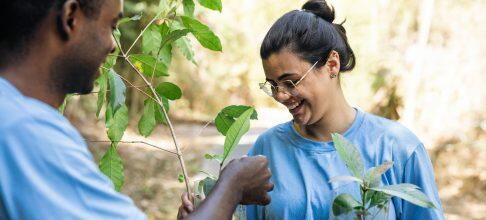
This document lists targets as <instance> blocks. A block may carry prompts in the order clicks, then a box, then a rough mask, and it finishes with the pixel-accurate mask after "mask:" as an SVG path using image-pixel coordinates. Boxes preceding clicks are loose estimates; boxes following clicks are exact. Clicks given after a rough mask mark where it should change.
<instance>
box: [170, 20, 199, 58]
mask: <svg viewBox="0 0 486 220" xmlns="http://www.w3.org/2000/svg"><path fill="white" fill-rule="evenodd" d="M170 29H171V30H182V29H185V27H184V25H182V24H181V23H180V22H179V21H177V20H174V21H172V23H171V24H170ZM174 44H175V46H176V47H177V49H178V50H179V51H180V52H181V53H182V55H184V57H186V59H187V60H189V61H191V62H192V63H194V65H197V63H196V60H194V51H193V50H192V45H191V41H190V40H189V38H187V37H186V36H184V37H181V38H179V39H177V40H176V41H175V42H174Z"/></svg>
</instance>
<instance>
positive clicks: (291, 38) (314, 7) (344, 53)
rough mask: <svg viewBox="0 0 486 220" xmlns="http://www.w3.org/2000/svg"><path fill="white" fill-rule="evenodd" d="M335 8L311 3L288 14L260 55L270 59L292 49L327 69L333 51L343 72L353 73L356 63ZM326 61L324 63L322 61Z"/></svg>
mask: <svg viewBox="0 0 486 220" xmlns="http://www.w3.org/2000/svg"><path fill="white" fill-rule="evenodd" d="M333 21H334V7H329V6H328V5H327V3H326V1H325V0H309V1H307V2H306V3H305V4H304V5H303V6H302V10H293V11H290V12H287V13H286V14H285V15H283V16H282V17H281V18H279V19H278V20H277V21H276V22H275V23H274V24H273V26H272V27H271V28H270V30H269V31H268V33H267V35H266V36H265V39H264V40H263V43H262V46H261V48H260V56H261V58H262V59H267V58H268V57H270V55H272V54H273V53H277V52H279V51H281V50H282V49H289V50H290V51H291V52H293V53H296V54H297V55H298V56H300V57H301V58H302V59H304V60H306V61H308V62H309V63H311V64H313V63H315V62H317V61H318V60H320V61H321V62H319V63H318V64H317V66H318V67H320V66H323V65H324V64H325V63H326V61H327V58H328V56H329V53H330V52H331V50H335V51H336V52H337V53H338V54H339V61H340V63H341V68H340V71H342V72H344V71H349V70H352V69H353V68H354V66H355V64H356V58H355V56H354V52H353V50H352V49H351V47H350V46H349V43H348V38H347V37H346V30H345V29H344V27H343V25H342V24H343V23H344V22H343V23H341V24H334V23H332V22H333ZM322 61H324V62H322Z"/></svg>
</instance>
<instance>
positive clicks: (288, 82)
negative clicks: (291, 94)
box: [283, 80, 295, 88]
mask: <svg viewBox="0 0 486 220" xmlns="http://www.w3.org/2000/svg"><path fill="white" fill-rule="evenodd" d="M283 84H284V85H285V86H286V87H288V88H292V87H294V85H295V82H293V81H291V80H287V81H284V82H283Z"/></svg>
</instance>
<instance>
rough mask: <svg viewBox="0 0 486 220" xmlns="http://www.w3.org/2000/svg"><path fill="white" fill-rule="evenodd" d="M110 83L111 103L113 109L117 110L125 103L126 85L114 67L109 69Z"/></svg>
mask: <svg viewBox="0 0 486 220" xmlns="http://www.w3.org/2000/svg"><path fill="white" fill-rule="evenodd" d="M108 85H109V86H110V103H111V108H112V109H113V111H114V112H115V111H117V110H118V108H120V107H121V106H122V105H124V104H125V91H126V87H125V84H124V83H123V80H122V79H121V77H120V75H118V74H117V73H116V72H115V71H114V70H113V69H110V71H108Z"/></svg>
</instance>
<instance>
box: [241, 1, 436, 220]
mask: <svg viewBox="0 0 486 220" xmlns="http://www.w3.org/2000/svg"><path fill="white" fill-rule="evenodd" d="M334 17H335V16H334V8H333V7H330V6H328V5H327V3H326V2H325V1H323V0H310V1H308V2H306V3H305V4H304V5H303V6H302V9H301V10H293V11H290V12H288V13H286V14H285V15H283V16H282V17H281V18H279V19H278V20H277V21H276V22H275V23H274V24H273V26H272V27H271V28H270V30H269V31H268V33H267V35H266V36H265V38H264V40H263V43H262V45H261V49H260V55H261V58H262V61H263V62H262V63H263V69H264V71H265V77H266V82H264V83H261V84H260V88H261V89H262V90H263V91H264V92H265V93H267V94H268V95H270V96H272V97H273V98H274V99H275V100H276V101H277V102H279V103H282V104H283V105H285V106H286V107H287V108H288V109H289V112H290V113H291V114H292V116H293V120H292V121H290V122H287V123H284V124H280V125H277V126H275V127H273V128H271V129H269V130H268V131H266V132H265V133H264V134H262V135H261V136H260V137H259V138H258V140H257V141H256V143H255V145H254V147H253V148H252V149H251V150H250V152H249V155H265V156H266V157H267V158H268V159H269V167H270V169H271V170H272V173H273V176H272V182H273V183H274V184H275V188H274V191H272V192H271V193H270V195H271V197H272V203H271V204H270V205H268V206H266V207H263V206H249V207H247V217H248V219H327V218H329V210H330V207H331V202H332V199H333V194H335V193H343V192H346V193H349V194H351V195H353V196H354V197H355V198H358V196H359V191H358V190H354V189H359V188H357V186H352V184H349V185H347V186H346V187H341V186H342V185H338V184H335V183H332V184H331V183H329V180H330V178H332V177H334V176H340V175H349V170H348V169H347V167H346V165H345V163H344V162H343V160H342V159H340V157H339V155H338V153H337V152H336V149H335V147H334V143H333V142H332V141H331V140H332V139H331V134H332V133H341V134H343V136H344V137H345V138H346V139H348V140H350V141H351V142H352V143H353V144H354V145H356V146H359V147H358V150H359V153H360V155H361V157H363V161H364V166H365V168H366V169H367V168H370V167H373V166H375V165H376V164H382V163H384V162H385V161H394V163H395V166H394V167H393V168H392V169H391V170H389V171H388V172H386V173H385V175H384V176H383V178H382V179H381V184H383V185H391V184H398V183H412V184H415V185H417V186H419V187H420V188H421V189H422V191H423V192H424V193H425V194H426V195H427V196H428V197H429V198H431V200H432V201H433V203H434V204H435V206H436V207H438V208H437V209H426V208H421V207H418V206H416V205H413V204H411V203H408V202H406V201H402V200H400V199H398V198H394V199H393V205H392V206H390V212H389V216H388V218H389V219H402V218H403V219H442V218H443V214H442V210H441V205H440V200H439V198H438V194H437V187H436V184H435V181H434V174H433V169H432V166H431V162H430V159H429V157H428V155H427V153H426V151H425V149H424V146H423V144H422V142H421V141H420V140H419V139H418V138H417V137H416V136H415V135H414V134H413V133H412V132H411V131H409V130H408V129H407V128H405V127H404V126H402V125H401V124H399V123H397V122H393V121H390V120H387V119H385V118H381V117H378V116H375V115H372V114H369V113H366V112H363V111H362V110H360V109H359V108H357V107H352V106H350V105H349V104H348V102H347V101H346V98H345V96H344V94H343V91H342V89H341V85H340V78H339V74H341V73H342V72H346V71H351V70H352V69H353V68H354V66H355V64H356V58H355V55H354V53H353V50H352V49H351V47H350V45H349V43H348V40H347V37H346V30H345V28H344V27H343V25H342V23H341V24H336V23H333V22H334Z"/></svg>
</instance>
